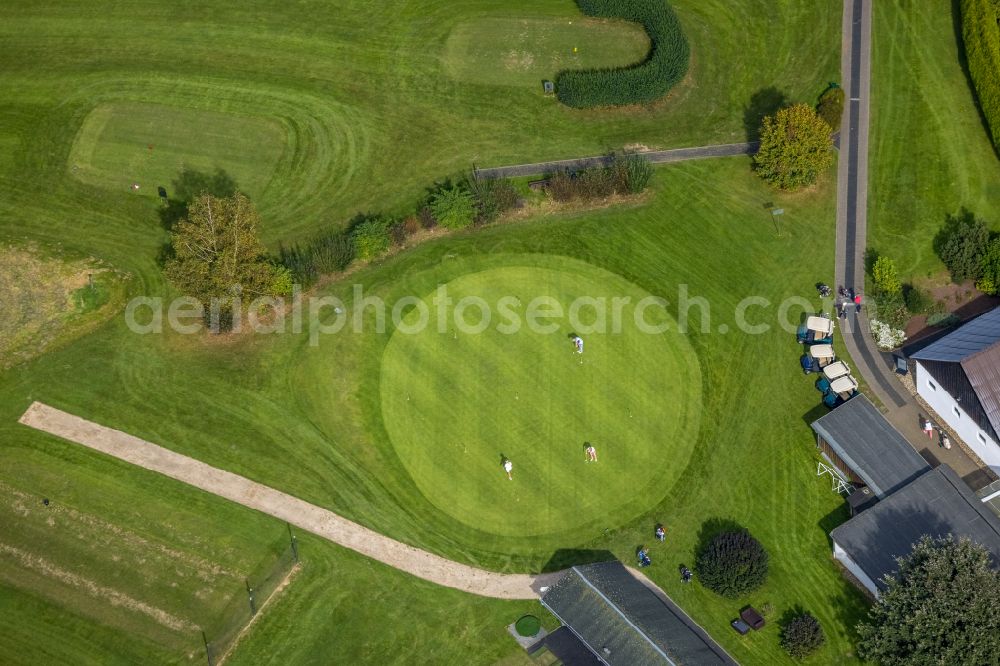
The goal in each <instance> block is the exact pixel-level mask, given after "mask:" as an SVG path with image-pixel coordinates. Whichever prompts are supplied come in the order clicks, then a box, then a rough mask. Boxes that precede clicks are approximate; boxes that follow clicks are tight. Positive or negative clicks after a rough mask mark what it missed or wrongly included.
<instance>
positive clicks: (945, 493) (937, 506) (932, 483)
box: [830, 465, 1000, 596]
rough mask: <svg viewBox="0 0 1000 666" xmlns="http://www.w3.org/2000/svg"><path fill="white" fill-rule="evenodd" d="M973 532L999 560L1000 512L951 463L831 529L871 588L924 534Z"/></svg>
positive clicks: (841, 554) (847, 563)
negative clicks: (983, 499)
mask: <svg viewBox="0 0 1000 666" xmlns="http://www.w3.org/2000/svg"><path fill="white" fill-rule="evenodd" d="M925 534H926V535H929V536H931V537H935V538H936V537H942V536H947V535H949V534H950V535H952V536H954V537H955V538H963V537H964V538H968V539H970V540H972V541H974V542H976V543H979V544H981V545H983V546H984V547H985V548H986V550H987V551H989V552H990V554H991V555H992V558H993V564H994V566H997V565H998V564H1000V518H998V517H997V516H996V514H994V513H993V512H992V511H991V510H990V509H989V508H988V507H987V506H986V505H985V504H983V503H982V501H980V500H979V498H977V497H976V495H975V494H974V493H973V492H972V491H971V490H970V489H969V487H968V486H966V485H965V483H964V482H963V481H962V480H961V479H960V478H959V476H958V475H957V474H955V472H954V471H953V470H952V469H951V468H950V467H948V465H941V466H940V467H937V468H935V469H934V470H932V471H930V472H928V473H926V474H923V475H921V476H920V477H919V478H917V479H916V480H915V481H913V482H912V483H910V484H909V485H907V486H906V487H905V488H902V489H901V490H898V491H896V492H895V493H893V494H892V495H891V496H889V497H888V498H885V499H883V500H882V501H880V502H879V503H878V504H876V505H875V506H873V507H871V508H870V509H867V510H866V511H864V512H862V513H860V514H858V515H857V516H855V517H854V518H851V519H850V520H848V521H847V522H846V523H844V524H843V525H841V526H839V527H837V528H836V529H834V530H833V531H832V532H831V533H830V537H831V539H833V555H834V557H835V558H836V559H837V560H838V561H840V562H841V564H843V565H844V567H846V568H847V570H848V571H850V572H851V573H852V574H853V575H854V576H855V577H856V578H857V579H858V580H859V581H860V582H861V584H862V585H864V586H865V587H866V588H867V589H868V590H869V591H870V592H871V593H872V594H874V595H876V596H877V595H878V594H879V593H880V592H881V591H882V590H884V589H885V583H884V582H883V580H882V579H883V578H884V577H885V576H887V575H890V574H892V573H894V572H895V571H896V569H897V564H896V558H898V557H904V556H906V555H908V554H909V553H910V551H911V549H912V547H913V544H914V543H916V542H917V541H919V540H920V538H921V537H922V536H924V535H925Z"/></svg>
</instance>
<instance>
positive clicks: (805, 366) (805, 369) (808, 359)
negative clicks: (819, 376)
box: [799, 354, 823, 375]
mask: <svg viewBox="0 0 1000 666" xmlns="http://www.w3.org/2000/svg"><path fill="white" fill-rule="evenodd" d="M799 365H801V366H802V373H803V374H806V375H810V374H812V373H814V372H822V371H823V368H822V367H820V364H819V361H817V360H816V359H815V358H813V357H812V356H810V355H809V354H803V355H802V358H800V359H799Z"/></svg>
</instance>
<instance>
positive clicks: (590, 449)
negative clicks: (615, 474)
mask: <svg viewBox="0 0 1000 666" xmlns="http://www.w3.org/2000/svg"><path fill="white" fill-rule="evenodd" d="M585 444H586V447H585V448H584V449H583V452H584V454H586V456H587V462H597V449H596V448H594V445H593V444H591V443H590V442H585Z"/></svg>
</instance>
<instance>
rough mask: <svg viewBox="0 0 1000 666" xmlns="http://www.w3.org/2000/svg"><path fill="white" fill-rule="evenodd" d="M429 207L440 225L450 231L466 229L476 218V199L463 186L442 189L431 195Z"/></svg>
mask: <svg viewBox="0 0 1000 666" xmlns="http://www.w3.org/2000/svg"><path fill="white" fill-rule="evenodd" d="M429 206H430V209H431V212H432V213H433V214H434V217H435V219H437V221H438V224H440V225H441V226H442V227H447V228H448V229H464V228H465V227H467V226H469V225H470V224H472V220H473V219H475V217H476V202H475V199H474V198H473V196H472V193H471V192H469V190H467V189H466V188H465V187H462V186H461V185H452V186H451V187H442V188H440V189H439V190H438V191H437V192H435V193H434V194H433V195H431V199H430V202H429Z"/></svg>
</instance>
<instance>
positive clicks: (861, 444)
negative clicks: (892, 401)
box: [812, 395, 930, 499]
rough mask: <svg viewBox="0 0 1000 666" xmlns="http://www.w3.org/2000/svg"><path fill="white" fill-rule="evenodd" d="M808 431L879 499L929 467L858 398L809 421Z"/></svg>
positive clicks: (861, 397) (893, 429) (866, 401)
mask: <svg viewBox="0 0 1000 666" xmlns="http://www.w3.org/2000/svg"><path fill="white" fill-rule="evenodd" d="M812 429H813V430H814V431H815V432H816V435H817V437H818V438H819V440H820V447H821V448H823V446H822V445H823V444H824V443H825V444H826V445H827V446H828V447H829V448H830V450H832V451H833V453H834V454H835V455H836V456H837V457H838V458H840V460H842V461H843V462H844V463H845V464H846V465H847V466H848V467H849V468H850V469H851V471H853V472H854V473H855V474H856V475H857V476H858V477H859V478H860V479H861V480H862V481H863V482H864V483H865V485H867V486H868V487H869V488H870V489H871V491H872V492H873V493H875V496H876V497H878V498H879V499H882V498H883V497H886V496H888V495H891V494H892V493H894V492H896V491H897V490H899V489H900V488H902V487H903V486H905V485H906V484H908V483H909V482H911V481H913V480H914V479H916V478H917V477H918V476H920V475H921V474H924V473H925V472H927V471H929V470H930V465H928V464H927V462H926V461H925V460H924V459H923V458H922V457H920V454H919V453H917V452H916V451H915V450H914V448H913V447H912V446H910V443H909V442H908V441H907V440H906V438H905V437H903V436H902V435H901V434H900V433H899V431H898V430H896V429H895V428H894V427H892V424H891V423H889V422H888V421H887V420H886V418H885V417H884V416H882V412H880V411H879V410H878V409H877V408H876V407H875V405H873V404H872V403H871V401H870V400H869V399H868V398H867V397H866V396H864V395H858V396H855V397H854V398H851V399H850V400H848V401H847V402H845V403H844V404H843V405H841V406H840V407H837V408H836V409H834V410H833V411H832V412H830V413H829V414H827V415H825V416H823V417H822V418H819V419H817V420H816V421H813V422H812Z"/></svg>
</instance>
